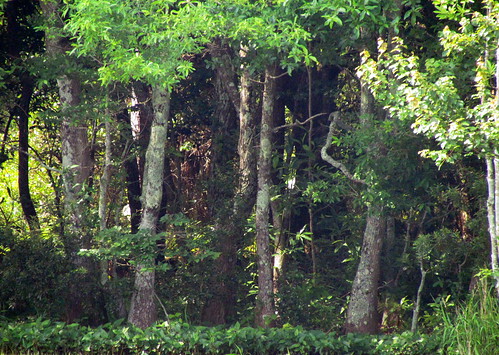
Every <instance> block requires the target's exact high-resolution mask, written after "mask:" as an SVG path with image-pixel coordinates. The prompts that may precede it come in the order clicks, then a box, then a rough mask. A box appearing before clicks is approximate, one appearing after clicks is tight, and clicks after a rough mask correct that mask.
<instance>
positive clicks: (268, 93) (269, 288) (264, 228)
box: [256, 67, 276, 327]
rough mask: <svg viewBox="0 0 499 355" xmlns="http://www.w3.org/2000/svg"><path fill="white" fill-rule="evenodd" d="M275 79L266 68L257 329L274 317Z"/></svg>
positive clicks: (258, 202)
mask: <svg viewBox="0 0 499 355" xmlns="http://www.w3.org/2000/svg"><path fill="white" fill-rule="evenodd" d="M275 76H276V70H275V68H273V67H267V68H266V69H265V84H264V89H263V98H262V123H261V129H260V149H259V158H258V192H257V196H256V253H257V261H258V262H257V265H258V297H257V305H256V325H257V326H260V327H268V326H270V325H272V321H273V317H274V316H275V307H274V294H273V291H274V287H273V272H272V266H273V263H272V253H271V250H270V235H269V218H270V186H271V185H272V176H271V168H272V131H273V111H274V101H275V99H276V90H275V88H276V86H275Z"/></svg>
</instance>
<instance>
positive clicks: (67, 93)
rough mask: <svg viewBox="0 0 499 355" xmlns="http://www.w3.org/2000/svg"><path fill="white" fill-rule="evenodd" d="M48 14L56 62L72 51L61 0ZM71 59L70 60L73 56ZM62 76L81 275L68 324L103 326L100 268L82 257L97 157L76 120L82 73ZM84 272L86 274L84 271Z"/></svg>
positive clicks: (70, 237)
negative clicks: (83, 321) (87, 196)
mask: <svg viewBox="0 0 499 355" xmlns="http://www.w3.org/2000/svg"><path fill="white" fill-rule="evenodd" d="M40 5H41V8H42V12H43V16H44V18H45V21H46V23H47V25H48V28H49V29H48V30H47V32H46V34H45V45H46V51H47V55H48V56H49V57H52V58H57V57H62V56H66V55H67V54H66V53H67V52H68V51H69V50H71V45H70V42H69V40H68V39H67V38H64V37H62V36H61V35H60V31H61V28H62V27H63V25H64V24H63V21H62V17H61V14H60V6H61V3H60V1H58V0H47V1H41V2H40ZM68 58H69V57H68ZM60 70H61V72H60V73H59V76H58V78H57V85H58V87H59V96H60V100H61V107H62V108H61V111H62V114H63V118H62V122H61V144H62V149H61V151H62V169H63V174H62V179H63V185H64V192H65V196H64V208H65V223H64V236H65V245H66V249H67V252H68V254H69V256H70V258H71V261H72V262H73V266H74V268H75V270H78V272H75V273H74V274H73V277H72V278H71V280H70V284H69V289H68V299H67V305H66V308H67V310H66V318H67V321H70V322H71V321H75V320H77V319H81V318H82V317H86V318H88V322H90V323H92V324H97V323H100V322H102V321H103V317H104V314H105V311H104V302H103V299H102V293H101V292H100V289H98V288H97V286H98V281H97V280H98V277H99V273H98V266H97V265H96V264H95V263H94V262H93V261H91V260H90V259H89V258H86V257H83V256H80V255H78V254H77V252H78V251H79V250H80V249H82V248H83V249H88V248H90V242H91V237H90V233H89V230H88V229H89V224H88V221H86V219H87V215H88V211H87V208H88V206H87V204H86V202H85V198H84V197H83V194H84V193H85V189H84V187H85V186H86V184H87V182H88V179H89V177H90V175H91V171H92V165H93V162H92V158H91V155H90V144H89V140H88V126H87V124H86V122H85V119H84V118H81V117H74V115H75V112H76V110H75V107H77V106H78V105H79V104H80V100H81V83H80V80H79V79H78V77H77V76H76V74H73V73H71V74H69V68H65V67H61V68H60ZM81 270H84V272H81Z"/></svg>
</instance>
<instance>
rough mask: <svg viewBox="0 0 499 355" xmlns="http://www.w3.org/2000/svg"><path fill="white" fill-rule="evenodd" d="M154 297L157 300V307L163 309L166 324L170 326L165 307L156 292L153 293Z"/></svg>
mask: <svg viewBox="0 0 499 355" xmlns="http://www.w3.org/2000/svg"><path fill="white" fill-rule="evenodd" d="M154 296H156V299H157V300H158V302H159V305H160V306H161V308H163V312H165V316H166V322H167V324H168V325H170V316H169V315H168V312H167V311H166V308H165V305H164V304H163V302H161V299H160V298H159V296H158V294H157V293H156V292H154Z"/></svg>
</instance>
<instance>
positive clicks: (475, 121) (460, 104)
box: [363, 0, 499, 295]
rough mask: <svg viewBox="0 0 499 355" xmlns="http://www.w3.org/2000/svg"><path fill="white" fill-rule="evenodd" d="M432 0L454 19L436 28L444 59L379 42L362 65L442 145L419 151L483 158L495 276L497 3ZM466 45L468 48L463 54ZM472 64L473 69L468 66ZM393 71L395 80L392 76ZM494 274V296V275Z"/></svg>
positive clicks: (417, 127)
mask: <svg viewBox="0 0 499 355" xmlns="http://www.w3.org/2000/svg"><path fill="white" fill-rule="evenodd" d="M435 4H436V8H437V11H436V13H437V15H438V16H439V17H440V18H442V19H447V20H450V21H451V23H452V21H455V22H454V23H457V22H459V26H458V29H457V30H452V29H451V28H450V26H447V27H445V28H444V29H443V31H442V32H441V37H440V43H441V46H442V49H443V56H442V58H431V59H427V60H423V59H420V58H419V57H417V56H415V55H409V54H407V53H406V49H405V47H404V45H403V42H402V41H399V43H398V46H396V47H395V48H394V49H392V50H389V48H387V45H386V43H383V42H381V43H380V45H379V56H378V58H377V59H376V60H374V59H371V58H370V57H369V56H368V55H366V56H365V64H364V65H363V71H364V73H365V74H366V78H368V79H367V80H368V81H369V83H370V85H371V87H372V88H373V89H374V91H375V92H376V96H377V98H378V99H379V100H380V102H382V103H383V104H384V105H385V106H386V107H387V108H388V110H389V112H390V114H391V115H392V116H393V117H397V118H399V119H401V120H407V121H409V122H412V124H413V129H414V131H415V132H416V133H420V134H425V135H427V136H428V137H432V138H434V139H435V140H436V142H437V143H438V144H439V145H440V149H436V150H435V149H426V150H424V151H422V154H423V155H424V156H426V157H430V158H432V159H434V160H435V161H436V163H437V165H439V166H441V165H442V164H444V163H445V162H450V163H452V162H455V161H456V160H458V159H459V158H460V157H462V156H463V155H468V156H469V155H476V156H478V157H481V158H485V160H486V165H487V186H488V199H487V212H488V213H487V215H488V221H489V234H490V245H491V267H492V270H493V274H494V275H497V265H498V261H497V255H498V250H497V223H496V221H497V206H498V204H497V201H498V199H497V187H496V185H497V182H496V180H497V175H496V170H497V169H496V164H497V162H496V161H495V159H496V158H495V154H496V148H495V146H496V144H497V143H496V139H497V129H496V125H495V122H496V121H497V117H496V116H497V102H498V101H499V98H498V96H497V89H496V90H495V91H496V92H495V94H494V92H493V90H494V89H493V88H494V83H495V86H496V87H497V82H499V72H498V71H497V68H498V67H499V63H498V61H499V59H497V56H496V57H494V56H493V55H491V53H497V48H498V45H497V40H498V39H497V33H498V32H497V31H498V28H497V20H498V16H499V15H498V14H499V8H498V5H497V4H496V3H495V2H493V1H484V2H483V4H482V5H483V6H482V7H481V8H480V11H474V10H472V9H471V8H468V5H467V4H461V3H458V2H454V1H446V0H442V1H436V2H435ZM463 52H464V53H467V54H469V55H468V56H463ZM470 66H471V67H472V68H473V70H472V71H471V72H469V71H467V69H465V68H466V67H470ZM391 75H393V76H394V77H395V79H396V80H391V79H389V77H390V76H391ZM473 75H474V78H473V77H472V76H473ZM470 76H471V78H470ZM463 79H464V80H466V79H474V80H475V83H476V84H475V87H474V88H473V90H472V91H471V90H470V88H469V86H466V85H463V82H462V80H463ZM495 277H496V289H497V291H498V295H499V278H497V276H495Z"/></svg>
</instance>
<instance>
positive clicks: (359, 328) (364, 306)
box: [321, 82, 387, 334]
mask: <svg viewBox="0 0 499 355" xmlns="http://www.w3.org/2000/svg"><path fill="white" fill-rule="evenodd" d="M360 99H361V106H360V118H361V120H360V121H361V126H362V128H363V129H369V127H370V126H372V119H373V118H374V115H375V114H376V109H375V105H374V97H373V96H372V94H371V93H370V91H369V89H368V88H367V87H366V86H365V85H364V84H363V83H362V82H361V97H360ZM330 118H331V123H330V126H329V133H328V136H327V138H326V144H325V145H324V147H323V148H322V149H321V156H322V159H323V160H325V161H327V162H328V163H329V164H331V165H332V166H334V167H335V168H337V169H339V170H340V171H341V172H342V173H343V174H344V175H345V176H346V177H347V178H348V179H350V180H351V181H352V182H355V183H359V184H363V185H366V182H365V181H364V180H361V179H358V178H356V177H355V176H354V175H353V174H352V173H350V171H349V170H348V169H347V167H346V166H345V165H344V164H343V163H341V162H339V161H336V160H334V159H333V158H332V157H331V156H330V155H328V153H327V149H328V148H329V147H330V146H331V140H332V135H333V132H334V129H335V127H336V125H337V124H338V123H337V121H339V119H340V118H339V112H334V113H332V114H331V115H330ZM373 148H376V147H373ZM375 152H376V149H370V150H369V151H368V154H370V157H371V159H373V160H378V159H380V158H382V157H381V156H378V155H379V153H378V155H377V153H375ZM367 188H368V189H369V186H367ZM386 224H387V223H386V217H384V216H383V208H382V206H380V205H378V204H377V203H376V202H374V203H372V204H371V205H369V207H368V209H367V216H366V228H365V230H364V237H363V243H362V249H361V255H360V262H359V266H358V268H357V272H356V274H355V278H354V281H353V285H352V291H351V294H350V302H349V305H348V310H347V319H346V321H345V330H346V331H347V332H354V333H370V334H373V333H376V332H377V331H378V329H379V312H378V284H379V280H380V255H381V251H382V246H383V238H384V235H385V234H386Z"/></svg>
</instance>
